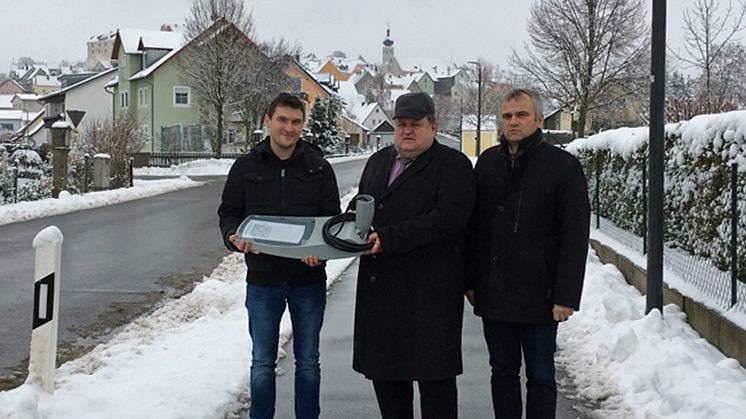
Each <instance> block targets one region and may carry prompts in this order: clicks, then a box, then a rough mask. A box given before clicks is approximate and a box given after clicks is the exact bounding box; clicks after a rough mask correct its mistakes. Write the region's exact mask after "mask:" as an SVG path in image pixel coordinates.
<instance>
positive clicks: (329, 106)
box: [308, 96, 344, 154]
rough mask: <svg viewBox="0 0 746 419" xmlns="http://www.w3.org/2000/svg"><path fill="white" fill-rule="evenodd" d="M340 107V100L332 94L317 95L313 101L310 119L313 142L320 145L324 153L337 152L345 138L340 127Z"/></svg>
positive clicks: (309, 124)
mask: <svg viewBox="0 0 746 419" xmlns="http://www.w3.org/2000/svg"><path fill="white" fill-rule="evenodd" d="M340 109H341V105H340V103H339V101H338V100H337V99H336V98H333V97H331V96H330V97H326V98H323V99H322V98H321V97H319V96H317V97H316V99H315V100H314V101H313V107H311V116H310V120H309V121H308V126H309V129H310V130H311V134H312V135H313V138H312V139H311V142H312V143H313V144H315V145H317V146H319V147H320V148H321V149H322V150H323V151H324V154H331V153H333V152H335V151H336V150H337V148H338V147H339V144H340V142H341V141H342V140H343V139H344V132H343V131H342V129H341V128H340V127H339V112H340Z"/></svg>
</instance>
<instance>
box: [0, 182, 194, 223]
mask: <svg viewBox="0 0 746 419" xmlns="http://www.w3.org/2000/svg"><path fill="white" fill-rule="evenodd" d="M202 184H203V182H195V181H193V180H191V179H189V178H187V177H181V178H179V179H168V180H149V181H145V180H138V179H135V185H134V187H132V188H119V189H112V190H107V191H99V192H90V193H87V194H84V195H72V194H70V193H68V192H66V191H62V192H61V193H60V195H59V199H55V198H47V199H42V200H39V201H30V202H19V203H16V204H8V205H0V225H3V224H10V223H17V222H21V221H28V220H32V219H35V218H41V217H49V216H52V215H59V214H66V213H69V212H74V211H80V210H84V209H91V208H98V207H103V206H106V205H114V204H119V203H122V202H126V201H132V200H135V199H140V198H147V197H150V196H155V195H159V194H164V193H167V192H173V191H176V190H179V189H185V188H192V187H195V186H200V185H202Z"/></svg>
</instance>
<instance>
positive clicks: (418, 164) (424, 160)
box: [379, 140, 441, 198]
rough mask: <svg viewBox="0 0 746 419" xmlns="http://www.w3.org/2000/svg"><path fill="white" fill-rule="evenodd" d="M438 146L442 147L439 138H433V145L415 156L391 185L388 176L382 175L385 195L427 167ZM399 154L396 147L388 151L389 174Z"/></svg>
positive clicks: (387, 172)
mask: <svg viewBox="0 0 746 419" xmlns="http://www.w3.org/2000/svg"><path fill="white" fill-rule="evenodd" d="M438 147H441V145H440V144H439V143H438V141H437V140H433V145H432V146H430V148H428V149H427V150H425V152H424V153H422V154H420V155H419V156H417V158H415V160H414V161H413V162H412V164H410V165H409V167H407V169H406V170H405V171H403V172H402V174H401V175H399V177H397V178H396V179H394V182H393V183H391V185H388V186H387V183H388V176H381V179H379V181H381V182H383V183H382V186H383V189H382V190H383V191H384V192H383V196H382V198H383V197H385V196H386V195H389V194H391V193H392V192H393V191H395V190H396V189H397V188H398V187H399V185H401V184H402V183H404V182H406V181H407V179H409V178H411V177H412V176H414V175H415V174H416V173H418V172H420V171H421V170H423V169H424V168H425V167H427V165H428V164H430V161H431V160H432V159H433V156H434V152H435V149H437V148H438ZM397 155H398V153H397V151H396V147H393V146H392V147H391V150H390V151H389V153H388V156H386V169H387V170H386V174H387V175H388V174H389V173H390V172H391V167H392V166H393V165H394V160H395V159H396V156H397Z"/></svg>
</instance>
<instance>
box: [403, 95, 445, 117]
mask: <svg viewBox="0 0 746 419" xmlns="http://www.w3.org/2000/svg"><path fill="white" fill-rule="evenodd" d="M428 115H435V104H434V103H433V99H432V98H431V97H430V95H428V94H427V93H423V92H417V93H406V94H403V95H401V96H399V98H398V99H396V108H395V110H394V119H396V118H415V119H422V118H424V117H426V116H428Z"/></svg>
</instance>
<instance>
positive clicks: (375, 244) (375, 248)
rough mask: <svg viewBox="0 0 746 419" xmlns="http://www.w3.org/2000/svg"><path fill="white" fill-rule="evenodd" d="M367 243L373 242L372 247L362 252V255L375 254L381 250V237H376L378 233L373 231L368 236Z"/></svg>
mask: <svg viewBox="0 0 746 419" xmlns="http://www.w3.org/2000/svg"><path fill="white" fill-rule="evenodd" d="M368 243H373V247H371V248H370V249H368V250H366V251H365V252H363V254H364V255H375V254H376V253H378V252H380V251H381V239H379V238H378V233H376V232H375V231H374V232H372V233H370V236H368Z"/></svg>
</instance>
